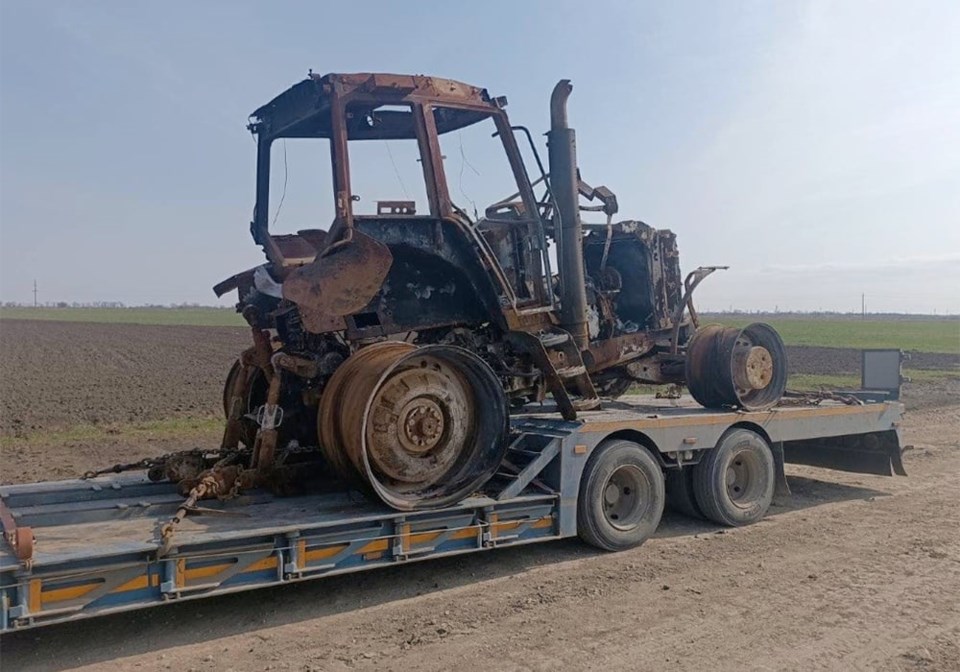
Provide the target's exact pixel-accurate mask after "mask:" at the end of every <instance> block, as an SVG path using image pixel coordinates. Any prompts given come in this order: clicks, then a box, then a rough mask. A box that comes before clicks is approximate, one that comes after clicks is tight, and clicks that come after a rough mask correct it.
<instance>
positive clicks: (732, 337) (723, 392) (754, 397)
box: [684, 322, 787, 411]
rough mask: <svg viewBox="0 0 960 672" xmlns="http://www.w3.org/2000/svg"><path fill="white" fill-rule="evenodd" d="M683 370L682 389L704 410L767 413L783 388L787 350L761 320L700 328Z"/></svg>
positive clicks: (775, 333)
mask: <svg viewBox="0 0 960 672" xmlns="http://www.w3.org/2000/svg"><path fill="white" fill-rule="evenodd" d="M685 366H686V371H685V374H684V378H685V379H686V383H687V388H688V389H689V390H690V394H691V395H693V398H694V399H696V400H697V403H699V404H700V405H701V406H705V407H706V408H724V407H737V408H742V409H744V410H746V411H762V410H766V409H768V408H770V407H772V406H774V405H776V404H777V402H779V401H780V398H781V397H782V396H783V392H784V390H785V389H786V387H787V350H786V348H785V347H784V346H783V340H781V338H780V334H778V333H777V331H776V329H774V328H773V327H771V326H770V325H769V324H764V323H762V322H755V323H754V324H750V325H748V326H746V327H744V328H743V329H738V328H736V327H723V326H721V325H719V324H711V325H707V326H706V327H703V328H702V329H699V330H698V331H697V332H696V333H695V334H694V335H693V337H692V338H691V339H690V342H689V343H688V344H687V347H686V365H685Z"/></svg>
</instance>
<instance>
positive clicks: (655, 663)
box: [3, 405, 960, 672]
mask: <svg viewBox="0 0 960 672" xmlns="http://www.w3.org/2000/svg"><path fill="white" fill-rule="evenodd" d="M904 429H905V439H906V442H907V443H911V444H913V445H914V446H915V448H914V450H912V451H910V452H908V454H907V457H906V466H907V470H908V471H909V472H910V476H909V477H906V478H884V477H879V476H863V475H856V474H843V473H839V472H829V471H824V470H818V469H813V468H806V467H796V468H791V472H790V473H791V486H792V488H793V490H794V494H793V495H792V496H790V497H788V498H784V499H778V500H777V501H776V502H775V505H774V507H773V509H772V510H771V514H770V516H769V517H768V518H767V519H765V520H763V521H762V522H760V523H758V524H756V525H753V526H751V527H747V528H741V529H734V530H728V529H720V528H717V527H715V526H713V525H710V524H706V523H701V522H696V521H692V520H689V519H685V518H682V517H679V516H668V517H667V518H666V519H665V520H664V523H663V524H662V525H661V528H660V530H659V532H658V533H657V536H656V537H655V538H654V539H652V540H651V541H649V542H647V543H646V544H645V545H644V546H642V547H640V548H638V549H634V550H631V551H626V552H623V553H617V554H605V553H599V552H596V551H593V550H591V549H590V548H589V547H587V546H585V545H583V544H581V543H579V542H577V541H569V542H553V543H547V544H542V545H534V546H528V547H518V548H512V549H503V550H499V551H494V552H491V553H484V554H477V555H474V556H466V557H460V558H449V559H441V560H433V561H428V562H425V563H422V564H414V565H407V566H405V567H397V568H393V569H386V570H378V571H372V572H367V573H362V574H358V575H354V576H345V577H331V578H327V579H319V580H317V581H315V582H308V583H305V584H298V585H291V586H284V587H280V588H275V589H265V590H261V591H258V592H255V593H246V594H237V595H231V596H225V597H220V598H212V599H208V600H201V601H198V602H185V603H181V604H175V605H171V606H165V607H159V608H156V609H151V610H146V611H143V612H139V613H132V614H124V615H117V616H108V617H104V618H100V619H93V620H90V621H86V622H78V623H73V624H65V625H58V626H51V627H49V628H43V629H40V630H36V631H30V632H25V633H18V634H15V635H11V636H8V637H6V638H5V639H4V641H3V663H4V667H5V668H8V669H11V670H13V669H16V670H54V669H65V668H72V669H84V670H127V669H143V670H191V669H192V670H203V671H206V670H238V671H240V670H330V671H334V670H374V669H376V670H405V671H413V672H417V671H427V670H450V669H459V670H606V669H616V670H669V669H676V670H685V669H691V670H699V669H710V670H738V671H739V670H889V671H890V672H893V671H904V670H915V671H920V670H923V671H929V670H940V671H944V672H946V671H948V670H949V671H953V670H957V669H960V645H958V642H960V600H958V598H957V596H958V595H960V508H958V507H957V493H958V492H960V446H958V441H957V438H958V436H960V406H956V405H955V406H952V407H950V408H943V409H938V410H928V411H919V412H917V413H914V414H912V415H909V416H908V420H907V422H906V426H905V428H904Z"/></svg>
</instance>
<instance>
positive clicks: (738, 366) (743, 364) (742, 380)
mask: <svg viewBox="0 0 960 672" xmlns="http://www.w3.org/2000/svg"><path fill="white" fill-rule="evenodd" d="M733 367H734V371H733V377H734V382H735V384H736V386H737V388H739V389H741V390H762V389H764V388H765V387H766V386H767V385H769V384H770V381H771V380H773V357H772V356H771V355H770V351H769V350H767V349H766V348H764V347H763V346H761V345H753V344H751V343H749V342H748V341H738V342H737V347H736V350H735V351H734V357H733Z"/></svg>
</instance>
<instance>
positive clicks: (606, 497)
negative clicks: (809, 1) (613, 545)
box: [603, 465, 648, 530]
mask: <svg viewBox="0 0 960 672" xmlns="http://www.w3.org/2000/svg"><path fill="white" fill-rule="evenodd" d="M647 485H648V484H647V482H646V480H645V478H644V476H643V473H642V472H641V471H640V470H639V469H638V468H636V467H634V466H629V465H625V466H622V467H620V468H619V469H617V470H616V471H614V472H613V473H612V474H611V475H610V478H609V480H607V484H606V485H605V486H604V488H603V513H604V516H605V517H606V519H607V522H608V523H610V524H611V525H612V526H613V527H616V528H617V529H621V530H628V529H631V528H632V527H635V526H636V525H637V524H638V522H639V521H640V520H641V519H642V518H643V516H644V514H645V512H646V508H647V500H648V497H647V496H646V495H647V491H646V488H647Z"/></svg>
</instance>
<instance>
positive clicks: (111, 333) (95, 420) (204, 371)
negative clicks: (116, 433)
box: [0, 320, 250, 437]
mask: <svg viewBox="0 0 960 672" xmlns="http://www.w3.org/2000/svg"><path fill="white" fill-rule="evenodd" d="M249 340H250V335H249V332H248V331H247V330H245V329H242V328H233V327H168V326H142V325H131V324H91V323H82V322H42V321H39V320H37V321H33V320H2V321H0V342H2V344H3V346H2V350H0V436H17V437H29V436H31V435H33V434H36V433H40V432H45V431H49V430H51V429H60V428H65V427H70V426H75V425H78V424H84V425H110V424H126V423H131V422H143V421H150V420H159V419H169V418H191V417H204V416H212V415H215V414H222V413H223V411H222V402H221V399H222V391H223V380H224V378H225V377H226V374H227V370H228V369H229V367H230V365H231V363H232V362H233V360H234V359H236V357H237V355H239V353H240V351H241V350H242V349H243V348H245V347H248V344H249Z"/></svg>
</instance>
